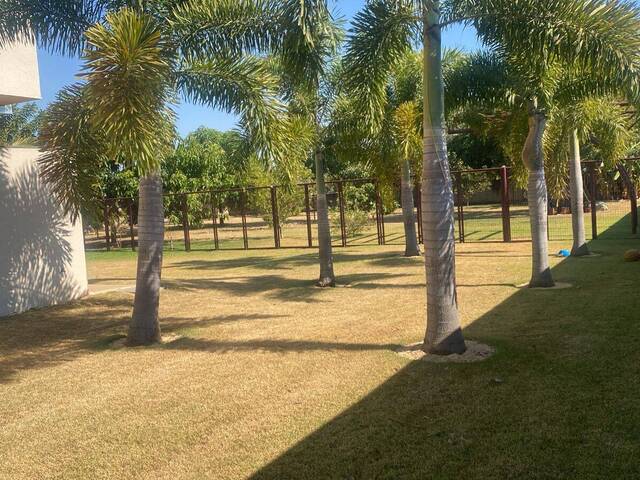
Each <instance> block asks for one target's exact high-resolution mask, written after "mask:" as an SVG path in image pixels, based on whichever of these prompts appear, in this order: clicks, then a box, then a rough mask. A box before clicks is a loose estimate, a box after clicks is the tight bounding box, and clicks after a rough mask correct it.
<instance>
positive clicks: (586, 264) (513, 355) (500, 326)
mask: <svg viewBox="0 0 640 480" xmlns="http://www.w3.org/2000/svg"><path fill="white" fill-rule="evenodd" d="M628 245H629V243H628V242H627V243H617V244H616V243H607V244H606V245H605V244H604V243H598V244H597V249H599V250H600V249H601V250H605V251H608V253H610V254H611V255H608V256H603V257H599V258H592V259H589V260H582V259H574V258H569V259H567V260H565V261H563V262H562V263H561V264H559V265H558V266H556V267H555V268H554V275H555V277H556V280H558V281H570V282H572V283H574V285H575V288H572V289H569V290H550V291H537V290H529V289H522V290H518V291H517V292H515V293H514V294H513V295H512V296H511V297H510V298H508V299H507V300H505V301H504V302H502V303H501V304H499V305H497V306H496V307H495V308H494V309H493V310H491V311H490V312H488V313H487V314H485V315H483V316H482V317H481V318H479V319H478V320H476V321H475V322H474V323H473V324H471V325H470V326H468V327H467V328H466V329H465V335H466V337H467V338H468V339H474V340H479V341H482V342H484V343H488V344H490V345H493V346H495V347H496V348H497V353H496V354H495V355H494V357H492V358H491V359H489V360H487V361H485V362H482V363H477V364H449V365H445V364H430V363H425V362H421V361H414V362H409V363H407V364H406V366H405V367H404V368H402V369H401V370H400V371H399V372H398V373H397V374H395V375H393V376H392V377H391V378H389V379H388V380H387V381H386V382H384V383H383V384H381V385H380V386H379V387H378V388H376V389H375V390H373V391H371V392H370V393H369V394H368V395H367V396H366V397H365V398H363V399H361V400H359V401H357V403H355V404H353V405H352V406H351V407H349V408H347V409H346V410H344V411H343V412H342V413H341V414H340V415H338V416H337V417H335V418H332V419H331V420H329V421H328V422H327V423H326V424H324V425H322V426H320V427H319V428H318V429H317V430H316V431H314V432H313V433H311V434H310V435H309V436H307V437H306V438H304V439H302V440H300V441H299V442H298V443H297V444H295V445H293V446H292V447H291V448H289V449H288V450H287V451H286V452H284V453H283V454H281V455H280V456H279V457H278V458H276V459H274V460H273V461H272V462H271V463H269V464H268V465H266V466H265V467H263V468H261V469H260V470H259V471H257V472H255V474H254V475H253V476H252V477H251V478H252V479H278V480H285V479H338V478H344V479H372V478H389V479H391V478H393V479H424V478H442V479H448V478H452V479H454V478H495V479H503V478H519V479H520V478H580V479H589V478H592V479H600V478H638V476H639V475H640V463H638V461H637V458H638V455H640V442H639V441H638V438H640V437H639V435H640V409H639V408H638V398H640V381H638V378H640V348H639V347H640V322H637V312H638V311H639V310H640V300H639V299H638V295H637V275H638V265H637V264H625V263H623V262H622V255H621V254H622V251H624V249H625V248H627V247H628ZM593 247H594V245H592V248H593ZM463 308H464V306H463ZM235 348H237V346H235ZM309 394H310V395H312V394H313V392H309Z"/></svg>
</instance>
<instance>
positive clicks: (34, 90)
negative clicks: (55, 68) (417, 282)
mask: <svg viewBox="0 0 640 480" xmlns="http://www.w3.org/2000/svg"><path fill="white" fill-rule="evenodd" d="M39 98H40V77H39V76H38V57H37V53H36V46H35V45H34V44H33V42H29V41H22V42H12V43H10V44H8V45H6V46H5V47H4V48H0V105H8V104H10V103H18V102H24V101H26V100H37V99H39Z"/></svg>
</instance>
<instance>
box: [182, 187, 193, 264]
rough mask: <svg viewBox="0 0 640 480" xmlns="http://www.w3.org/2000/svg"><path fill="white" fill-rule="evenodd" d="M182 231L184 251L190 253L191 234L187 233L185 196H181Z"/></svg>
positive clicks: (187, 217)
mask: <svg viewBox="0 0 640 480" xmlns="http://www.w3.org/2000/svg"><path fill="white" fill-rule="evenodd" d="M182 230H183V231H184V250H185V252H190V251H191V234H190V232H189V205H188V204H187V196H186V195H182Z"/></svg>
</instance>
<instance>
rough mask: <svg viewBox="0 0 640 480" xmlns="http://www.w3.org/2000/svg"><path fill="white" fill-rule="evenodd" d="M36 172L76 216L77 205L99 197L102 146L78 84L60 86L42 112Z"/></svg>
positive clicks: (83, 92)
mask: <svg viewBox="0 0 640 480" xmlns="http://www.w3.org/2000/svg"><path fill="white" fill-rule="evenodd" d="M39 142H40V145H41V149H42V152H43V153H42V155H41V156H40V158H39V160H38V161H39V164H40V174H41V176H42V178H43V180H44V181H45V182H46V183H47V184H49V185H50V187H51V190H52V192H53V194H54V196H55V197H56V199H57V201H58V202H59V204H60V205H61V206H62V208H63V209H64V211H65V212H67V213H69V214H70V215H71V216H72V218H74V219H75V218H77V216H78V215H79V213H80V207H81V206H82V207H85V208H87V207H90V206H91V205H95V202H96V200H97V199H98V198H100V194H99V193H100V192H99V188H98V185H99V178H100V174H101V169H102V167H103V166H104V165H105V164H106V161H107V156H106V145H105V139H104V137H103V136H102V134H101V132H100V131H98V130H96V129H95V128H93V126H92V124H91V110H90V108H89V105H88V103H87V98H86V92H85V91H84V88H83V86H82V85H80V84H74V85H72V86H70V87H66V88H64V89H62V90H61V91H60V92H59V93H58V96H57V97H56V99H55V101H53V102H52V103H51V104H50V105H49V107H48V108H47V110H46V111H45V113H44V115H43V120H42V125H41V127H40V132H39Z"/></svg>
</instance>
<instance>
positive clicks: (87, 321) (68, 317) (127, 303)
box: [0, 294, 287, 384]
mask: <svg viewBox="0 0 640 480" xmlns="http://www.w3.org/2000/svg"><path fill="white" fill-rule="evenodd" d="M132 302H133V296H132V295H127V294H117V296H116V295H109V296H105V295H102V296H96V297H90V298H88V299H84V300H82V301H78V302H75V303H73V304H70V305H63V306H58V307H50V308H47V309H42V310H32V311H30V312H27V313H24V314H21V315H16V316H12V317H6V318H1V319H0V384H3V383H7V382H9V381H11V380H12V379H13V378H14V376H15V375H16V374H17V373H18V372H20V371H22V370H28V369H33V368H47V367H50V366H54V365H57V364H59V363H62V362H68V361H71V360H73V359H75V358H77V357H79V356H82V355H85V354H86V353H87V352H95V351H97V350H101V349H104V348H107V347H108V345H109V344H110V342H111V341H113V340H114V339H116V338H119V337H122V336H123V335H124V334H125V332H126V330H127V326H128V323H129V318H130V315H131V307H132ZM285 317H287V315H272V314H265V313H257V314H242V315H240V314H233V315H219V316H217V317H211V318H196V319H194V318H171V317H165V318H163V319H162V332H163V333H169V334H170V333H174V332H182V331H185V330H188V329H190V328H203V327H207V326H211V325H221V324H225V323H233V322H237V321H252V320H267V319H277V318H285Z"/></svg>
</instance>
